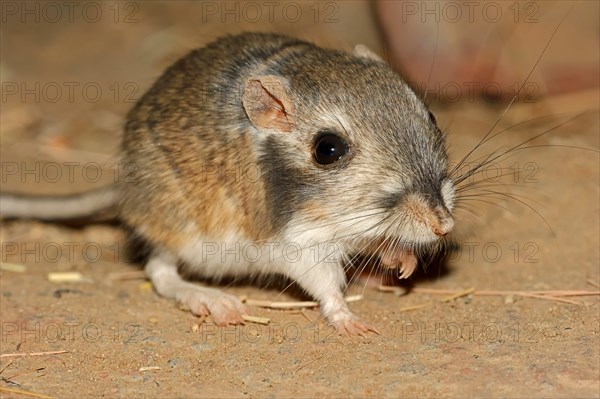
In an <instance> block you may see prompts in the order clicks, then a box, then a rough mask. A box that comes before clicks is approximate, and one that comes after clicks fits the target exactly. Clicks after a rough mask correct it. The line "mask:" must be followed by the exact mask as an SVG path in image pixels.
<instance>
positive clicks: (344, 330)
mask: <svg viewBox="0 0 600 399" xmlns="http://www.w3.org/2000/svg"><path fill="white" fill-rule="evenodd" d="M336 325H337V330H338V334H340V335H343V336H346V337H350V336H355V335H360V336H361V337H366V336H367V333H368V332H369V331H371V332H374V333H375V334H377V335H379V331H377V329H376V328H375V327H373V326H371V325H370V324H366V323H363V322H362V321H360V320H358V319H357V318H354V317H353V318H350V319H346V320H341V321H339V322H337V323H336Z"/></svg>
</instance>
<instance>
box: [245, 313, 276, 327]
mask: <svg viewBox="0 0 600 399" xmlns="http://www.w3.org/2000/svg"><path fill="white" fill-rule="evenodd" d="M242 318H243V319H244V321H247V322H249V323H256V324H264V325H267V324H269V323H270V322H271V319H269V318H267V317H258V316H249V315H245V314H244V315H242Z"/></svg>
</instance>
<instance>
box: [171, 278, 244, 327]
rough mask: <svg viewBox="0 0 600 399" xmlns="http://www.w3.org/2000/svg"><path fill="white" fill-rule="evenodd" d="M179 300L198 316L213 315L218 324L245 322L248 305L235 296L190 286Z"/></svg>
mask: <svg viewBox="0 0 600 399" xmlns="http://www.w3.org/2000/svg"><path fill="white" fill-rule="evenodd" d="M178 300H179V301H180V302H181V303H183V304H184V305H185V306H187V307H188V308H189V309H190V311H191V312H192V313H193V314H195V315H196V316H208V315H209V314H210V315H211V316H212V319H213V321H214V323H215V324H216V325H219V326H227V325H238V324H244V318H243V316H242V315H244V314H248V313H249V312H248V309H247V308H246V306H245V305H244V304H243V303H242V302H241V301H240V300H239V299H238V298H236V297H235V296H233V295H229V294H226V293H224V292H222V291H219V290H215V289H212V288H206V287H194V288H189V289H188V290H187V292H185V293H183V295H181V296H179V295H178Z"/></svg>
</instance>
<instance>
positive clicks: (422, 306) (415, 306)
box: [398, 302, 433, 312]
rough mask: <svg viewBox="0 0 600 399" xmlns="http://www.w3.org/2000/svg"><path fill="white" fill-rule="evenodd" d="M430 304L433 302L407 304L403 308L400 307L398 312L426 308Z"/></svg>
mask: <svg viewBox="0 0 600 399" xmlns="http://www.w3.org/2000/svg"><path fill="white" fill-rule="evenodd" d="M431 305H433V302H427V303H423V304H421V305H414V306H407V307H405V308H400V310H398V312H408V311H411V310H417V309H423V308H427V307H429V306H431Z"/></svg>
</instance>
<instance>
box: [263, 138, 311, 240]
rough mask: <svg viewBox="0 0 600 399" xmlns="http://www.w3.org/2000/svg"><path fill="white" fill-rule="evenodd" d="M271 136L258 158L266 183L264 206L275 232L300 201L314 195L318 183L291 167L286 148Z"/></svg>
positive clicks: (288, 152) (290, 215) (285, 221)
mask: <svg viewBox="0 0 600 399" xmlns="http://www.w3.org/2000/svg"><path fill="white" fill-rule="evenodd" d="M284 146H285V144H282V143H279V142H278V141H277V140H276V138H275V137H273V136H272V137H269V138H268V139H267V140H266V142H265V148H264V151H263V154H262V155H261V157H260V158H259V161H258V162H259V167H260V170H261V175H262V177H263V179H264V181H265V186H266V206H267V212H268V214H269V216H270V219H271V224H272V227H273V228H274V230H275V231H281V230H282V229H283V228H285V226H286V225H287V224H288V222H289V221H290V220H291V218H292V217H293V215H294V212H295V211H296V210H298V209H299V208H300V207H302V206H303V204H304V203H305V202H306V201H308V200H309V199H310V198H312V197H315V196H317V195H319V194H318V182H315V181H313V180H314V179H311V176H307V173H305V172H302V171H299V170H298V169H297V168H295V167H294V166H293V165H292V164H291V162H290V160H289V157H290V156H291V155H290V150H289V148H285V147H284Z"/></svg>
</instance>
